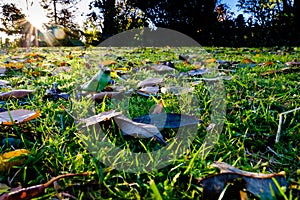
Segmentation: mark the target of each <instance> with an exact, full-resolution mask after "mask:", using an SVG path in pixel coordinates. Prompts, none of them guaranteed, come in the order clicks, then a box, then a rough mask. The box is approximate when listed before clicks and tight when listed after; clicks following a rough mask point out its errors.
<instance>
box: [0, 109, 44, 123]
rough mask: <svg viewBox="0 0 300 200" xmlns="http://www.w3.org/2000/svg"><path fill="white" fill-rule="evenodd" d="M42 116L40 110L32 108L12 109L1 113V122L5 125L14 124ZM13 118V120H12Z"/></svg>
mask: <svg viewBox="0 0 300 200" xmlns="http://www.w3.org/2000/svg"><path fill="white" fill-rule="evenodd" d="M39 116H40V111H39V110H38V111H36V112H35V111H31V110H24V109H19V110H11V111H6V112H1V113H0V123H1V124H3V125H13V124H20V123H23V122H27V121H30V120H33V119H35V118H37V117H39ZM11 119H13V122H12V121H11Z"/></svg>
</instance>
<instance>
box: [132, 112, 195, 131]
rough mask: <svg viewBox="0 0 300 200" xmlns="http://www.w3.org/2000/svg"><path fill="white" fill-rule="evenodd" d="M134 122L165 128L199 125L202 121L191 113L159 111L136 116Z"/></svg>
mask: <svg viewBox="0 0 300 200" xmlns="http://www.w3.org/2000/svg"><path fill="white" fill-rule="evenodd" d="M133 121H134V122H138V123H143V124H152V125H154V126H156V127H157V128H158V129H163V128H180V127H184V126H193V125H198V124H199V123H200V122H201V121H200V120H199V119H198V118H197V117H195V116H191V115H184V114H175V113H159V114H150V115H143V116H140V117H135V118H134V119H133Z"/></svg>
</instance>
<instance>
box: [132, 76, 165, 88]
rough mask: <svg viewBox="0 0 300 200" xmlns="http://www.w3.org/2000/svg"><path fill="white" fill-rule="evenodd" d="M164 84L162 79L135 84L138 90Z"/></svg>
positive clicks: (151, 79) (148, 79) (152, 79)
mask: <svg viewBox="0 0 300 200" xmlns="http://www.w3.org/2000/svg"><path fill="white" fill-rule="evenodd" d="M163 82H164V79H163V78H147V79H145V80H143V81H141V82H139V83H138V84H137V86H138V87H139V88H142V87H147V86H155V85H160V84H162V83H163Z"/></svg>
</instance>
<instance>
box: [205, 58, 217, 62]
mask: <svg viewBox="0 0 300 200" xmlns="http://www.w3.org/2000/svg"><path fill="white" fill-rule="evenodd" d="M216 61H217V60H216V59H215V58H210V59H207V60H206V61H205V62H206V63H215V62H216Z"/></svg>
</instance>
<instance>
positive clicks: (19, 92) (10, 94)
mask: <svg viewBox="0 0 300 200" xmlns="http://www.w3.org/2000/svg"><path fill="white" fill-rule="evenodd" d="M32 92H34V90H13V91H10V92H3V93H0V99H2V100H3V99H9V98H11V97H14V98H22V97H25V96H27V95H29V94H30V93H32Z"/></svg>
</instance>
